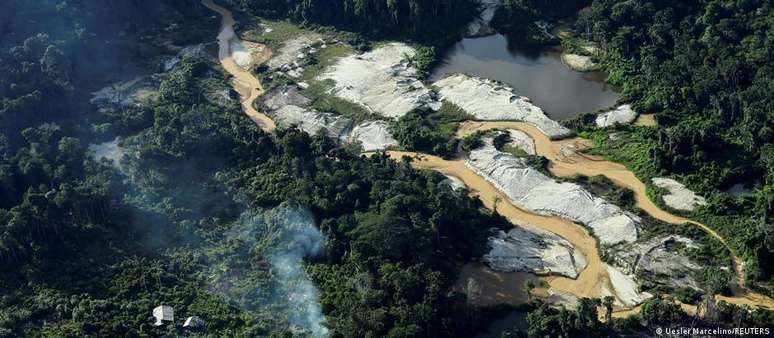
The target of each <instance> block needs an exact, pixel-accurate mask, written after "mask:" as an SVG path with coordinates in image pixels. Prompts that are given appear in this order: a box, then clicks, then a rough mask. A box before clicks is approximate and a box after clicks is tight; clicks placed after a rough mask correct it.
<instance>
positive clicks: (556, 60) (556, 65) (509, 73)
mask: <svg viewBox="0 0 774 338" xmlns="http://www.w3.org/2000/svg"><path fill="white" fill-rule="evenodd" d="M451 73H465V74H469V75H474V76H479V77H484V78H489V79H494V80H498V81H501V82H504V83H507V84H508V85H510V86H511V87H513V88H514V89H515V90H516V93H517V94H518V95H523V96H527V97H529V98H531V99H532V101H533V103H535V104H536V105H537V106H539V107H541V108H543V110H544V111H545V112H546V113H547V114H548V115H549V116H550V117H551V118H553V119H555V120H564V119H568V118H572V117H575V116H576V115H578V114H579V113H582V112H595V111H597V110H599V109H603V108H607V107H610V106H612V105H614V104H615V101H616V99H617V98H618V92H619V91H618V89H617V88H615V87H613V86H610V85H608V84H605V83H604V79H605V77H606V76H605V74H604V73H603V72H588V73H580V72H576V71H573V70H571V69H569V68H567V66H565V65H564V64H562V60H561V59H560V52H559V51H558V50H556V49H551V48H544V47H540V48H525V47H523V46H519V44H518V43H516V42H514V41H509V39H508V38H507V37H506V36H504V35H501V34H498V35H491V36H486V37H480V38H470V39H463V40H461V41H459V42H457V44H456V45H454V46H453V47H452V48H450V49H449V50H448V51H447V52H446V55H444V58H443V60H442V61H441V63H440V64H439V65H438V66H436V68H435V69H433V72H432V73H431V75H430V78H431V80H433V81H435V80H437V79H439V78H441V77H443V76H444V75H447V74H451Z"/></svg>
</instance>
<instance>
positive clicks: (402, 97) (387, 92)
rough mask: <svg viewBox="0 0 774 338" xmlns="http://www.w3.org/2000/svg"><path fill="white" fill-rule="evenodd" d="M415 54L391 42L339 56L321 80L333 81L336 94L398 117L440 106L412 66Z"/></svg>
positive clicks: (384, 113) (333, 92)
mask: <svg viewBox="0 0 774 338" xmlns="http://www.w3.org/2000/svg"><path fill="white" fill-rule="evenodd" d="M415 54H416V51H415V50H414V48H412V47H409V46H408V45H405V44H402V43H388V44H385V45H383V46H381V47H379V48H376V49H374V50H372V51H370V52H367V53H364V54H360V55H350V56H347V57H343V58H341V59H339V60H338V62H336V64H334V65H333V66H331V67H329V68H328V69H327V70H326V71H325V72H324V73H323V74H321V75H320V76H319V80H333V81H334V83H335V84H334V87H333V89H332V90H331V93H332V94H333V95H336V96H338V97H340V98H343V99H345V100H348V101H352V102H355V103H358V104H360V105H362V106H364V107H365V108H366V109H368V110H369V111H371V112H374V113H376V114H379V115H382V116H385V117H390V118H398V117H401V116H403V115H405V114H406V113H408V112H409V111H411V110H413V109H416V108H420V107H426V106H432V107H437V106H439V104H438V102H437V101H436V100H435V99H434V97H433V94H432V92H431V91H430V90H429V89H428V88H427V87H425V85H424V84H423V83H422V82H421V81H419V80H418V79H417V76H418V74H417V69H416V68H415V67H414V66H413V65H411V61H410V60H411V58H412V57H413V56H414V55H415Z"/></svg>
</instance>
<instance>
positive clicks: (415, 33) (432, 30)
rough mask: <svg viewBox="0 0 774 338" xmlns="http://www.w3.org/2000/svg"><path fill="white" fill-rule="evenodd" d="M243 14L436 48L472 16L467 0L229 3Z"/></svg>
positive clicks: (473, 7)
mask: <svg viewBox="0 0 774 338" xmlns="http://www.w3.org/2000/svg"><path fill="white" fill-rule="evenodd" d="M229 2H230V3H231V4H233V5H235V6H237V7H239V8H241V9H243V10H245V11H247V12H248V13H251V14H253V15H257V16H263V17H268V18H282V19H284V18H290V19H292V20H294V21H296V22H299V23H303V24H316V25H324V26H334V27H336V28H339V29H343V30H348V31H353V32H357V33H361V34H362V35H364V36H366V37H369V38H408V39H414V40H417V41H420V42H424V43H427V44H430V45H442V44H443V43H447V42H450V39H452V38H457V37H458V36H459V34H460V33H461V32H462V30H463V29H464V27H465V25H466V24H467V23H468V22H469V21H470V20H471V19H472V18H473V17H474V16H475V15H476V13H477V3H476V2H475V1H473V0H229Z"/></svg>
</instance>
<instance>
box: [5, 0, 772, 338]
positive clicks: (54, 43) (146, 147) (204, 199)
mask: <svg viewBox="0 0 774 338" xmlns="http://www.w3.org/2000/svg"><path fill="white" fill-rule="evenodd" d="M508 3H514V2H513V1H510V2H508ZM238 5H239V8H244V9H247V10H248V12H249V13H253V14H260V15H264V16H268V17H272V18H290V19H292V20H295V21H297V22H301V23H309V24H320V25H334V26H337V27H339V28H343V29H349V30H353V31H357V32H360V33H362V34H363V35H364V36H368V37H401V38H411V39H416V40H420V41H421V40H425V41H428V40H431V39H434V38H437V37H442V38H448V37H449V36H451V34H450V32H454V31H455V30H458V29H461V27H462V26H463V25H464V23H465V22H466V21H467V20H468V19H469V18H470V17H472V16H473V15H475V10H474V9H473V7H472V6H473V4H472V2H470V1H462V0H455V1H418V0H416V1H414V0H408V1H401V0H396V1H348V0H344V1H292V0H291V1H241V2H239V4H238ZM594 6H597V7H593V6H592V8H591V10H588V11H590V12H584V13H585V14H581V18H586V19H582V20H581V21H579V25H580V24H582V23H583V22H587V21H583V20H591V18H593V17H594V15H602V14H595V13H597V12H594V11H595V10H599V6H602V10H601V11H598V12H599V13H605V12H604V11H605V10H607V9H605V8H607V6H613V5H612V4H606V3H601V2H595V5H594ZM663 6H666V5H663ZM697 6H698V5H697ZM613 7H614V6H613ZM595 8H596V9H595ZM686 8H689V9H691V10H696V11H698V9H695V8H694V7H691V6H689V7H686ZM696 8H699V7H696ZM702 8H703V7H702ZM734 8H735V7H734ZM0 9H2V10H0V19H1V21H0V37H1V39H0V47H2V48H0V99H1V100H2V101H0V183H2V184H0V336H10V337H26V336H56V337H60V336H75V337H82V336H129V337H135V336H161V335H163V334H176V333H179V331H178V328H173V327H163V326H162V327H155V326H153V325H152V319H149V318H148V317H149V316H150V313H151V310H152V309H153V307H155V306H157V305H159V304H162V303H163V304H168V305H172V306H174V308H175V311H176V313H177V316H178V319H179V317H180V316H188V315H196V316H199V317H201V318H203V319H204V320H205V321H206V325H205V327H204V328H202V329H201V331H191V332H186V334H187V335H191V336H197V335H198V336H208V335H209V336H270V337H288V336H293V335H307V334H309V333H310V330H314V327H307V325H309V324H310V323H309V322H308V321H304V320H301V321H299V318H297V314H298V313H304V314H310V318H311V317H315V318H316V320H322V319H320V316H319V315H320V314H323V315H324V316H325V319H324V322H323V323H322V324H323V325H325V326H326V327H327V329H328V330H330V333H331V335H333V336H343V337H364V336H366V337H367V336H371V337H381V336H389V337H460V336H462V337H467V336H474V335H475V333H476V332H479V331H480V330H481V329H482V328H483V327H485V326H486V325H488V324H489V323H490V322H491V320H492V313H498V312H499V313H507V312H508V311H510V310H512V309H510V308H506V309H504V310H503V309H481V308H474V307H471V306H470V305H468V304H467V301H466V299H465V297H464V295H463V294H461V293H458V292H455V289H454V288H453V283H454V281H455V280H456V277H457V272H458V268H459V266H460V265H461V264H462V263H465V262H469V261H471V260H472V259H474V258H475V257H479V256H480V255H481V254H482V253H483V252H484V250H485V248H484V244H485V238H486V237H487V235H488V234H489V231H491V229H493V228H494V229H497V228H503V229H504V228H507V227H509V226H510V223H508V222H507V221H506V220H505V219H503V218H502V217H500V216H499V215H497V214H496V213H492V212H489V211H487V210H486V209H484V208H483V207H482V205H481V203H480V201H478V200H477V199H474V198H471V197H469V196H467V193H466V192H465V191H462V192H454V191H453V190H452V189H450V187H449V186H448V184H447V183H446V182H445V181H444V178H443V176H441V175H439V174H436V173H432V172H427V171H417V170H414V169H412V168H411V166H410V165H409V163H407V161H408V160H404V161H402V162H395V161H393V160H391V159H389V158H387V157H386V156H384V155H381V154H377V155H375V156H373V157H368V158H367V157H364V156H361V155H360V154H359V149H358V148H356V147H352V146H342V145H338V144H337V143H336V142H335V141H334V140H332V139H330V138H328V137H325V136H323V135H309V134H306V133H304V132H301V131H299V130H296V129H282V130H278V131H277V132H276V133H274V134H267V133H264V132H262V131H261V130H260V129H259V128H258V127H257V126H256V125H255V124H254V123H253V122H252V121H251V120H250V119H249V118H248V117H246V116H245V115H244V114H243V112H242V110H241V107H240V104H239V102H238V101H237V100H236V99H233V97H235V96H236V95H235V94H234V93H230V97H232V99H231V100H227V103H225V104H224V103H222V102H214V101H212V100H210V99H208V97H209V96H208V95H207V94H209V93H212V92H214V91H223V90H226V91H227V90H228V89H229V88H230V85H229V81H230V79H229V77H228V76H227V75H226V74H225V73H224V72H223V70H222V69H221V68H220V66H219V64H218V63H217V62H215V61H214V60H212V59H206V58H185V59H183V60H181V61H180V62H179V63H178V64H177V65H176V66H175V67H174V68H173V69H172V70H171V71H169V72H166V73H163V74H156V75H158V76H159V77H160V85H159V90H158V95H157V96H154V97H153V98H152V99H150V100H148V101H144V102H141V103H139V104H137V105H134V106H127V107H124V108H122V109H120V110H119V111H113V112H102V111H99V110H98V109H96V107H95V106H93V105H92V104H90V100H89V99H90V97H91V94H90V93H91V92H92V91H94V90H95V89H98V88H101V87H103V86H105V85H107V84H110V83H113V82H115V81H116V80H119V79H120V80H125V79H130V78H132V77H134V76H136V75H137V74H142V75H144V74H147V73H149V72H158V71H159V69H158V68H159V66H158V61H159V57H160V56H162V55H164V54H169V53H172V52H174V51H173V50H167V48H166V47H165V46H166V45H169V44H171V45H174V46H184V45H187V44H191V43H199V42H206V41H211V40H213V39H214V37H215V34H216V31H217V27H218V21H217V18H216V17H215V16H213V14H212V12H210V11H209V10H207V9H206V8H204V7H202V6H201V5H200V4H199V1H173V0H168V1H132V0H114V1H105V2H101V1H67V2H60V1H31V0H26V1H23V0H14V1H8V2H4V3H3V4H2V5H0ZM736 10H737V9H734V11H736ZM689 12H690V11H689ZM681 13H682V12H681ZM685 15H686V16H687V15H689V14H685ZM734 15H736V14H734ZM608 20H610V18H608ZM648 20H649V19H647V18H644V19H643V22H645V23H643V24H646V23H648V22H650V21H648ZM721 21H722V20H721ZM769 22H770V21H769ZM713 25H714V24H713ZM717 25H720V21H718V23H717ZM615 27H617V26H611V27H608V28H609V29H610V31H611V32H612V31H614V28H615ZM761 27H768V26H761V25H760V24H759V25H755V26H750V28H749V30H750V32H757V29H759V28H761ZM694 33H695V32H694ZM750 34H752V33H750ZM756 34H757V33H756ZM673 35H674V34H673ZM590 38H595V37H590ZM595 39H599V40H600V41H607V39H613V38H610V37H607V36H602V37H598V38H595ZM636 41H637V43H641V44H643V45H646V44H649V43H652V41H650V40H648V39H644V40H643V41H639V40H636ZM766 41H768V40H766ZM605 45H606V46H608V47H606V50H610V51H611V54H610V55H613V56H615V55H619V54H616V53H623V52H616V50H617V49H614V48H615V47H614V46H615V45H614V44H612V42H610V43H607V42H605ZM761 53H762V52H761ZM637 55H638V54H633V55H629V54H620V56H619V57H617V58H614V57H612V56H611V60H612V61H610V64H611V67H612V66H616V65H620V67H628V63H627V61H626V60H630V59H632V58H636V57H637ZM670 55H672V54H665V56H664V58H663V59H659V60H662V61H659V62H668V60H670V57H671V56H670ZM718 55H723V54H718ZM764 55H768V54H764ZM753 58H754V59H756V60H758V61H759V62H763V61H761V59H760V56H758V57H753ZM615 60H619V61H618V62H617V63H616V62H615ZM664 60H667V61H664ZM750 67H752V66H750ZM616 69H617V68H616ZM621 69H626V73H622V74H626V76H644V75H638V74H639V73H638V70H636V69H635V70H631V69H629V68H621ZM614 74H616V73H615V72H614ZM745 74H746V73H745ZM663 76H666V75H663ZM745 76H747V75H745ZM623 78H624V79H627V78H628V77H623ZM740 80H741V78H740ZM748 80H749V79H748ZM653 81H654V82H652V84H653V85H654V86H655V85H656V84H659V85H663V86H665V85H666V84H664V83H662V82H658V81H655V80H653ZM761 81H762V80H761ZM743 83H747V82H740V86H741V84H743ZM749 83H757V82H755V81H752V80H750V81H749ZM629 87H632V88H633V89H631V94H630V95H633V96H632V97H637V96H636V95H642V96H643V97H644V96H645V95H646V94H647V93H648V92H645V91H644V89H642V90H640V91H638V90H635V89H636V87H635V86H634V85H631V86H629ZM721 87H722V86H721ZM748 87H749V86H747V87H744V86H743V87H740V88H748ZM643 88H645V87H643ZM681 88H682V87H681ZM712 88H715V87H712ZM719 88H720V87H719ZM720 89H724V90H728V89H727V88H726V87H722V88H720ZM732 92H733V91H732ZM732 94H733V95H732ZM728 95H729V97H730V98H734V95H737V96H738V95H740V94H737V93H730V94H728ZM654 102H658V101H654ZM761 102H767V101H761ZM737 104H739V106H737V108H738V109H739V110H738V112H739V114H742V111H743V108H742V107H743V106H744V105H742V104H740V103H739V101H737ZM759 104H763V103H760V102H759ZM653 107H662V110H663V111H664V112H662V110H656V111H658V112H659V116H661V115H664V116H666V117H665V118H666V119H665V120H664V121H663V123H664V125H666V126H668V127H670V128H671V127H672V126H673V125H674V126H679V125H681V123H682V124H685V126H684V127H685V128H688V127H693V126H691V125H690V124H687V123H685V122H681V121H683V120H682V119H683V116H690V114H689V112H692V113H691V114H700V113H701V114H704V113H702V112H703V111H704V110H702V109H699V108H696V107H704V106H701V105H699V104H698V103H697V104H696V106H695V107H694V108H691V109H697V110H685V111H683V112H682V113H679V111H678V112H665V111H667V110H668V109H675V108H674V106H668V105H663V106H658V105H654V106H653ZM663 107H666V108H663ZM689 107H693V106H689ZM653 109H655V108H653ZM681 109H682V108H681ZM685 109H689V108H685ZM761 109H763V108H761ZM670 114H671V115H670ZM681 114H684V115H681ZM669 116H673V118H672V119H669ZM740 116H746V115H740ZM462 118H463V116H461V115H460V114H459V111H457V110H456V109H454V107H449V106H447V107H445V109H444V110H442V111H441V112H437V113H433V112H425V111H416V112H412V113H411V114H410V115H407V117H406V118H404V119H402V120H401V121H398V122H397V123H396V124H395V126H394V128H395V129H396V132H397V134H398V137H399V139H400V142H401V143H402V144H403V145H406V146H410V147H417V148H420V147H421V148H423V149H426V150H428V151H433V152H436V153H439V154H442V155H446V156H453V152H454V151H455V150H456V149H455V148H456V146H457V145H458V142H457V141H455V140H453V139H452V135H453V126H454V125H455V123H456V122H458V121H459V120H460V119H462ZM659 118H660V119H661V117H659ZM734 121H735V120H734ZM762 121H763V122H761V123H762V124H763V125H765V124H766V123H769V122H768V120H762ZM739 128H743V127H741V126H740V127H739ZM667 132H668V131H667ZM703 132H708V131H706V130H705V131H703ZM758 134H760V132H758ZM721 135H722V136H721V138H722V140H726V141H728V142H731V141H733V138H730V136H729V135H733V134H728V133H726V134H723V133H721ZM116 136H119V137H120V139H121V141H120V142H119V145H120V147H121V148H122V149H123V151H124V152H125V155H124V156H123V157H122V159H121V160H120V162H119V163H111V162H110V161H107V160H104V159H103V160H99V159H95V158H94V157H93V156H92V153H91V152H90V151H89V150H88V146H89V145H91V144H96V143H101V142H103V141H105V140H111V139H113V138H114V137H116ZM646 136H647V137H651V136H653V135H650V134H647V135H646ZM759 136H760V135H759ZM756 137H758V136H756ZM654 139H655V137H654ZM765 140H769V141H765ZM764 141H765V142H769V143H770V137H769V139H764V138H763V136H760V137H759V138H758V142H763V143H760V144H763V145H764V146H761V148H765V144H767V143H765V142H764ZM470 142H472V141H470V140H469V141H467V142H466V141H463V142H461V143H462V145H463V146H465V144H467V143H470ZM740 149H742V151H741V154H743V156H750V159H751V160H750V161H748V162H746V163H748V164H749V168H748V169H749V170H751V172H762V170H763V169H764V168H766V169H767V170H769V172H768V174H767V176H766V179H767V181H766V182H767V183H769V184H770V182H771V181H770V180H771V179H772V174H771V172H770V169H768V168H770V166H771V163H768V162H766V161H768V160H763V159H761V160H758V159H757V158H758V157H756V156H759V157H760V156H762V155H761V154H763V152H765V151H766V150H765V149H763V150H755V149H748V148H745V147H741V148H740ZM761 158H763V157H761ZM696 161H698V159H697V160H696ZM657 163H659V168H663V170H677V167H669V166H667V165H666V164H664V163H663V162H657ZM690 163H694V162H690ZM695 163H699V162H695ZM748 169H745V170H748ZM756 170H758V171H756ZM756 196H757V195H756ZM769 196H770V195H769ZM756 198H758V197H756ZM753 201H754V203H759V204H755V205H756V208H758V209H755V210H756V214H755V216H754V217H749V221H750V222H752V223H754V224H756V225H757V224H759V222H760V219H759V218H758V217H763V220H764V221H766V220H768V217H769V215H770V214H771V213H770V210H771V204H772V202H771V200H768V202H766V201H767V200H760V199H755V200H753ZM761 201H763V202H761ZM766 203H768V204H766ZM299 233H303V234H307V235H308V236H309V237H308V238H312V239H314V241H315V243H319V241H323V242H324V245H323V246H322V247H318V246H316V245H315V246H314V248H315V249H317V250H309V251H310V252H312V253H310V254H309V255H300V256H299V255H296V256H292V257H291V258H292V259H290V260H289V262H290V264H292V265H291V266H292V267H293V268H292V269H290V270H288V269H286V268H287V266H286V265H280V263H283V262H284V263H283V264H285V263H287V262H288V261H286V260H282V259H280V258H283V259H284V258H286V256H287V255H286V254H287V253H288V252H291V251H293V250H294V248H297V247H298V246H299V244H298V242H304V241H294V240H293V239H295V238H297V237H295V236H296V235H297V234H299ZM289 236H290V239H288V237H289ZM755 236H758V237H755ZM761 236H763V235H761V233H755V234H754V236H752V237H751V239H750V240H754V239H756V238H761ZM303 238H304V239H305V240H306V238H307V237H303ZM766 238H768V237H766ZM304 243H305V242H304ZM301 245H302V246H303V244H301ZM759 245H760V244H759ZM759 248H762V247H760V246H759ZM769 252H770V251H769ZM760 255H763V254H759V256H758V257H759V258H760V257H763V256H760ZM278 261H279V262H280V263H278ZM288 281H290V282H288ZM310 283H311V284H310ZM310 285H311V286H310ZM289 287H301V288H306V287H311V288H312V289H314V290H315V292H313V294H315V295H316V297H312V298H316V302H314V303H315V304H311V303H310V302H301V303H299V302H295V301H293V302H290V301H288V299H291V298H293V297H288V295H289V294H293V295H296V294H297V293H295V292H298V291H297V290H295V289H288V288H289ZM301 299H302V300H304V299H306V298H301ZM310 304H311V305H313V306H317V307H319V309H317V310H319V311H320V312H319V313H317V312H315V311H316V310H315V309H311V310H310V309H307V308H306V306H309V305H310ZM580 304H581V306H580V307H579V309H578V311H565V310H557V309H554V308H551V307H549V306H546V305H535V306H534V307H527V309H526V310H529V311H530V314H529V316H528V318H527V322H528V324H529V330H528V332H527V333H528V334H530V335H532V336H545V335H552V336H565V337H570V336H584V335H585V336H599V335H618V334H621V332H624V333H642V332H647V331H646V330H647V329H645V328H644V327H643V326H642V324H645V325H653V324H660V323H667V322H669V323H673V322H675V321H678V320H681V321H685V322H684V323H685V324H686V325H688V324H691V323H692V320H693V319H692V318H686V317H685V316H684V315H683V314H682V313H681V312H680V311H679V309H678V308H677V307H676V306H674V304H672V303H670V302H665V301H660V300H659V299H658V298H656V299H653V300H651V301H649V302H647V303H646V305H645V306H644V307H643V314H642V315H641V316H639V317H635V318H633V319H631V320H627V321H611V322H610V323H608V324H604V323H601V322H600V321H599V320H598V317H597V315H596V311H597V308H596V307H595V305H597V304H602V305H603V306H609V304H610V302H609V300H607V301H602V303H598V301H596V300H588V299H583V300H581V301H580ZM606 304H607V305H606ZM640 319H641V320H642V322H640V321H639V320H640ZM715 320H716V321H717V323H725V324H728V323H733V324H734V325H737V326H743V325H749V326H763V325H767V324H768V323H771V322H772V318H771V312H770V311H768V312H767V311H752V312H750V311H747V310H746V309H739V308H735V307H730V306H729V307H723V308H722V309H721V311H720V314H719V315H718V317H717V318H716V319H715ZM317 323H318V324H319V323H320V322H317ZM710 323H714V322H710ZM514 334H516V333H514Z"/></svg>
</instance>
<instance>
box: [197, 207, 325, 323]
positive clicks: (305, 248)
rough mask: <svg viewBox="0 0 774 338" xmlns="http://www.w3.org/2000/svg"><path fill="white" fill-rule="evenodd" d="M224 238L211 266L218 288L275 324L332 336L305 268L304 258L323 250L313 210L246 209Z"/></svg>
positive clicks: (295, 208)
mask: <svg viewBox="0 0 774 338" xmlns="http://www.w3.org/2000/svg"><path fill="white" fill-rule="evenodd" d="M223 240H224V242H223V243H227V244H226V248H227V249H226V251H221V252H219V257H221V258H222V261H220V262H217V260H216V262H217V264H215V265H214V266H213V272H214V273H213V276H212V279H213V284H214V285H213V287H214V289H217V290H218V291H220V292H222V293H223V294H224V295H225V296H226V297H227V298H228V299H229V300H230V301H231V302H233V303H236V304H238V305H240V306H241V307H243V308H245V309H247V310H250V311H255V312H260V313H261V315H260V317H264V318H265V317H266V316H269V317H270V318H269V319H268V320H269V321H270V322H271V323H273V324H272V325H273V326H274V325H276V327H274V328H283V327H284V329H289V330H290V331H292V332H293V333H295V334H298V335H302V336H311V337H316V338H324V337H328V335H329V331H328V328H327V327H325V316H324V315H323V313H322V308H321V306H320V303H319V292H318V290H317V288H316V287H315V285H314V283H312V281H311V279H310V278H309V276H308V274H307V273H306V271H305V270H304V269H303V265H304V259H308V258H314V257H318V256H321V255H322V254H323V253H324V249H325V238H324V237H323V235H322V233H320V231H319V230H318V229H317V228H316V227H315V224H314V217H313V215H312V214H311V213H310V212H309V211H307V210H305V209H303V208H300V207H294V206H288V205H281V206H279V207H277V208H274V209H271V210H266V211H263V212H253V213H245V214H244V215H243V216H242V219H241V220H240V221H238V222H236V223H235V224H234V226H233V228H231V229H230V230H229V231H228V233H227V235H226V236H225V238H224V239H223ZM256 261H258V262H260V263H252V264H254V265H253V266H251V265H250V264H251V262H256ZM245 262H248V263H247V264H246V263H245ZM256 265H257V266H256ZM269 329H271V328H269Z"/></svg>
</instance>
